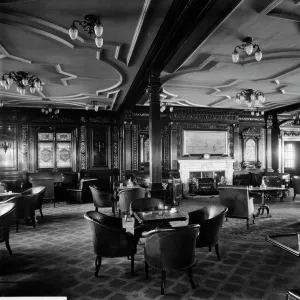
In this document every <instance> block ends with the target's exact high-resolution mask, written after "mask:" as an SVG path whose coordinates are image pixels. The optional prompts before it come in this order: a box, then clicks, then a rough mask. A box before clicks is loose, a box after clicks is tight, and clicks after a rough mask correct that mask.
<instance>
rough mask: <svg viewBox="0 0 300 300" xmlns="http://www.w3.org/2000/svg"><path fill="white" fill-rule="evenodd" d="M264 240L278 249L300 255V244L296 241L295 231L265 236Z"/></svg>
mask: <svg viewBox="0 0 300 300" xmlns="http://www.w3.org/2000/svg"><path fill="white" fill-rule="evenodd" d="M266 241H267V242H269V243H271V244H273V245H275V246H277V247H279V248H280V249H283V250H285V251H287V252H289V253H291V254H293V255H295V256H297V257H300V244H299V242H298V234H297V233H290V234H282V235H271V236H267V237H266Z"/></svg>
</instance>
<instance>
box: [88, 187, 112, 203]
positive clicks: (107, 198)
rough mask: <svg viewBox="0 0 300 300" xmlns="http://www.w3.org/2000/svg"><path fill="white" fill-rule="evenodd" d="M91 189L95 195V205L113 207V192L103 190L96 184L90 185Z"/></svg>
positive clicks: (93, 195)
mask: <svg viewBox="0 0 300 300" xmlns="http://www.w3.org/2000/svg"><path fill="white" fill-rule="evenodd" d="M90 190H91V193H92V197H93V202H94V206H95V207H112V201H111V194H110V193H108V192H105V191H102V190H101V189H100V188H99V187H98V186H96V185H90Z"/></svg>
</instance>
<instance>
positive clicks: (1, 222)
mask: <svg viewBox="0 0 300 300" xmlns="http://www.w3.org/2000/svg"><path fill="white" fill-rule="evenodd" d="M15 209H16V203H15V201H14V200H13V198H11V199H9V200H7V201H5V202H1V203H0V242H4V241H7V240H8V238H9V230H10V224H11V220H12V218H13V213H14V211H15Z"/></svg>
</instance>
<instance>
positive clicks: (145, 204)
mask: <svg viewBox="0 0 300 300" xmlns="http://www.w3.org/2000/svg"><path fill="white" fill-rule="evenodd" d="M164 207H165V203H164V201H163V200H162V199H159V198H154V197H146V198H138V199H135V200H133V201H132V202H131V210H132V211H135V212H138V211H150V210H158V209H164Z"/></svg>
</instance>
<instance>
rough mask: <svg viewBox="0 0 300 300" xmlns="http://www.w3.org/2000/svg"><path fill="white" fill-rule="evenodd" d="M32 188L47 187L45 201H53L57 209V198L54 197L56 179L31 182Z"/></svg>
mask: <svg viewBox="0 0 300 300" xmlns="http://www.w3.org/2000/svg"><path fill="white" fill-rule="evenodd" d="M31 184H32V187H33V188H34V187H40V186H44V187H46V192H45V195H44V200H50V201H53V206H54V207H55V196H54V179H53V178H35V179H32V180H31Z"/></svg>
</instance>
